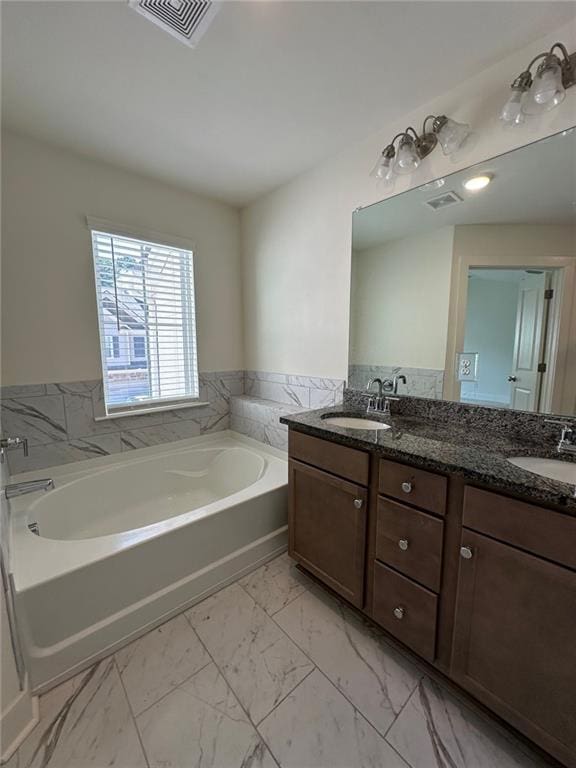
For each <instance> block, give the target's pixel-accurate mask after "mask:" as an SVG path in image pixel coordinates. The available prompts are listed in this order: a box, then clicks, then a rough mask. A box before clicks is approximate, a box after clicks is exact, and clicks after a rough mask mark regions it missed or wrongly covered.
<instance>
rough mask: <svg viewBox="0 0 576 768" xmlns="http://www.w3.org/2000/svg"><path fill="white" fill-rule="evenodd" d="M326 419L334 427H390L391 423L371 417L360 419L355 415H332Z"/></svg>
mask: <svg viewBox="0 0 576 768" xmlns="http://www.w3.org/2000/svg"><path fill="white" fill-rule="evenodd" d="M324 421H325V422H326V424H331V425H332V426H333V427H346V429H390V424H384V423H383V422H381V421H372V420H371V419H358V418H355V417H354V416H330V417H329V418H328V419H324Z"/></svg>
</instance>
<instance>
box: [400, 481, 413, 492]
mask: <svg viewBox="0 0 576 768" xmlns="http://www.w3.org/2000/svg"><path fill="white" fill-rule="evenodd" d="M402 490H403V491H404V493H412V483H411V482H405V483H402Z"/></svg>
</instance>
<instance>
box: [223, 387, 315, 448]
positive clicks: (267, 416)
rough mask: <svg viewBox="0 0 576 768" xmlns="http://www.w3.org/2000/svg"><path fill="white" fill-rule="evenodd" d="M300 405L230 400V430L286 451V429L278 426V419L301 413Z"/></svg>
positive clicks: (254, 400) (280, 425) (242, 399)
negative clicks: (289, 414)
mask: <svg viewBox="0 0 576 768" xmlns="http://www.w3.org/2000/svg"><path fill="white" fill-rule="evenodd" d="M302 410H303V408H302V406H301V405H288V404H287V403H275V402H273V401H272V400H264V399H262V398H259V397H249V396H248V395H241V396H240V397H232V398H230V429H233V430H234V432H240V434H242V435H246V436H247V437H251V438H252V439H253V440H259V441H260V442H261V443H267V444H268V445H272V446H273V447H274V448H279V449H280V450H283V451H287V450H288V427H287V426H286V425H285V424H280V417H281V416H284V415H285V414H288V413H297V412H298V411H302Z"/></svg>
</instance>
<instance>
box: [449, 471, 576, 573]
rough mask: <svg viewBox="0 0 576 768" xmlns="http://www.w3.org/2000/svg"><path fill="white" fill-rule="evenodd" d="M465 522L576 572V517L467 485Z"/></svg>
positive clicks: (469, 526)
mask: <svg viewBox="0 0 576 768" xmlns="http://www.w3.org/2000/svg"><path fill="white" fill-rule="evenodd" d="M462 523H463V525H464V526H466V528H472V530H474V531H479V532H480V533H485V534H487V535H488V536H492V538H494V539H499V540H500V541H504V542H507V543H508V544H513V545H514V546H516V547H520V548H521V549H525V550H527V551H528V552H533V553H534V554H535V555H540V556H541V557H545V558H546V559H548V560H553V561H554V562H556V563H561V564H562V565H566V566H568V568H573V569H575V570H576V517H570V516H569V515H563V514H562V513H560V512H553V511H552V510H551V509H543V508H542V507H537V506H535V505H534V504H529V503H527V502H525V501H519V500H518V499H511V498H509V497H508V496H501V495H500V494H499V493H492V492H490V491H484V490H482V489H480V488H473V487H472V486H466V489H465V491H464V516H463V520H462Z"/></svg>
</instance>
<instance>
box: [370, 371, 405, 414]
mask: <svg viewBox="0 0 576 768" xmlns="http://www.w3.org/2000/svg"><path fill="white" fill-rule="evenodd" d="M374 384H378V395H377V396H376V397H371V398H370V399H369V400H368V406H367V408H366V413H381V414H382V415H383V416H390V401H391V400H399V399H400V398H398V397H390V396H389V395H384V394H383V393H384V391H386V392H389V391H395V390H394V389H393V386H394V384H393V382H392V381H391V380H390V379H384V381H382V379H378V378H376V379H370V381H369V382H368V385H367V386H366V389H367V391H368V392H371V391H372V387H373V385H374Z"/></svg>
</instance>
